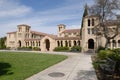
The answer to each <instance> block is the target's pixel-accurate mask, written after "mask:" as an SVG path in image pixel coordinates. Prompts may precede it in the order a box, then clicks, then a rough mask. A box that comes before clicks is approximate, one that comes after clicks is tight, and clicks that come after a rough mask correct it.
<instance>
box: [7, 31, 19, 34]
mask: <svg viewBox="0 0 120 80" xmlns="http://www.w3.org/2000/svg"><path fill="white" fill-rule="evenodd" d="M16 32H17V31H13V32H8V33H7V34H13V33H16Z"/></svg>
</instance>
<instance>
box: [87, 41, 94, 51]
mask: <svg viewBox="0 0 120 80" xmlns="http://www.w3.org/2000/svg"><path fill="white" fill-rule="evenodd" d="M88 49H94V40H93V39H89V40H88Z"/></svg>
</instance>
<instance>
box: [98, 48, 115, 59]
mask: <svg viewBox="0 0 120 80" xmlns="http://www.w3.org/2000/svg"><path fill="white" fill-rule="evenodd" d="M111 54H114V52H113V51H111V50H100V51H99V52H98V54H97V56H98V58H99V59H101V60H103V59H106V58H108V57H109V55H111Z"/></svg>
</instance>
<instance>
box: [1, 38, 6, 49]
mask: <svg viewBox="0 0 120 80" xmlns="http://www.w3.org/2000/svg"><path fill="white" fill-rule="evenodd" d="M5 41H6V37H2V38H0V49H4V48H6V46H5Z"/></svg>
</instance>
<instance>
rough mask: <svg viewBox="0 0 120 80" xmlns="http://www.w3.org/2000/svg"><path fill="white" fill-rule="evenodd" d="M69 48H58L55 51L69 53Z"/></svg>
mask: <svg viewBox="0 0 120 80" xmlns="http://www.w3.org/2000/svg"><path fill="white" fill-rule="evenodd" d="M68 50H69V47H56V48H55V49H54V51H68Z"/></svg>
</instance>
